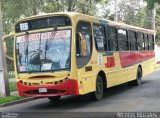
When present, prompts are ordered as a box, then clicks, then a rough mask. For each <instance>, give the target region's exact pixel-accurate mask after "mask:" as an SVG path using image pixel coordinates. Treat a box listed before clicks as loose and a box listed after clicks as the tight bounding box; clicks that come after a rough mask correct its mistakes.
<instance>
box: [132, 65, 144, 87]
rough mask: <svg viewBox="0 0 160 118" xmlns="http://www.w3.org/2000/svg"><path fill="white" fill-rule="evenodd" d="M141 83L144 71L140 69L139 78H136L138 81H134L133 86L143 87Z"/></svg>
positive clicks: (138, 70)
mask: <svg viewBox="0 0 160 118" xmlns="http://www.w3.org/2000/svg"><path fill="white" fill-rule="evenodd" d="M141 82H142V70H141V68H140V67H139V68H138V69H137V77H136V80H134V81H132V85H134V86H139V85H141Z"/></svg>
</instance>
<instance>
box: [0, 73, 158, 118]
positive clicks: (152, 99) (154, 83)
mask: <svg viewBox="0 0 160 118" xmlns="http://www.w3.org/2000/svg"><path fill="white" fill-rule="evenodd" d="M0 110H1V111H3V112H4V111H5V112H6V111H10V112H78V113H79V112H158V111H159V112H160V70H158V71H155V72H153V73H152V74H150V75H148V76H146V77H144V78H143V82H142V85H141V86H138V87H133V86H127V85H126V84H124V85H121V86H117V87H113V88H110V89H108V90H106V91H105V95H104V98H103V100H101V101H90V98H89V97H88V96H68V97H63V98H62V99H61V103H60V104H59V105H55V104H53V103H51V102H50V101H49V100H48V99H37V100H34V101H30V102H26V103H22V104H17V105H12V106H8V107H2V108H0ZM46 117H49V116H46Z"/></svg>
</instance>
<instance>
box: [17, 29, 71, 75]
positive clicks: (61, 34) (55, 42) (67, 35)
mask: <svg viewBox="0 0 160 118" xmlns="http://www.w3.org/2000/svg"><path fill="white" fill-rule="evenodd" d="M70 42H71V30H59V31H48V32H41V33H33V34H27V33H26V34H25V35H21V36H17V37H16V62H17V70H18V72H42V71H56V70H63V69H69V68H70Z"/></svg>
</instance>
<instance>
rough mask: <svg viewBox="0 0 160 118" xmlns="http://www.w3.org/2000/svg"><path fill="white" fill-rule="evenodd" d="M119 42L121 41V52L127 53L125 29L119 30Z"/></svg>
mask: <svg viewBox="0 0 160 118" xmlns="http://www.w3.org/2000/svg"><path fill="white" fill-rule="evenodd" d="M118 41H119V50H120V51H127V50H128V44H127V32H126V30H124V29H118Z"/></svg>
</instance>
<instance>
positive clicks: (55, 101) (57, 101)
mask: <svg viewBox="0 0 160 118" xmlns="http://www.w3.org/2000/svg"><path fill="white" fill-rule="evenodd" d="M60 98H61V96H54V97H49V98H48V99H49V100H50V101H51V102H54V103H59V102H60Z"/></svg>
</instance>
